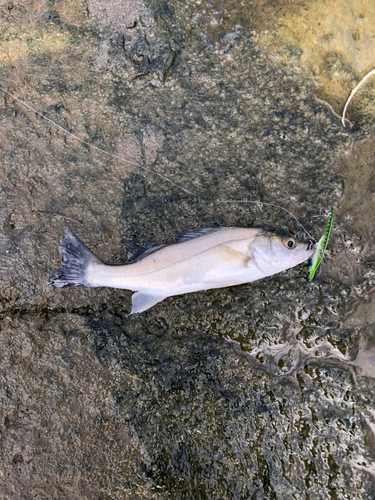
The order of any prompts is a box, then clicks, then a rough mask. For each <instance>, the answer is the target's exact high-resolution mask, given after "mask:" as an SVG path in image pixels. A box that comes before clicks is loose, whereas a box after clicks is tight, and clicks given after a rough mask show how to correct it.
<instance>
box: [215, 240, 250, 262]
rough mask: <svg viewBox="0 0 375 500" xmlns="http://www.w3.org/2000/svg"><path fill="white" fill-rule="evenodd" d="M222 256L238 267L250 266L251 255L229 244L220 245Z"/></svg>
mask: <svg viewBox="0 0 375 500" xmlns="http://www.w3.org/2000/svg"><path fill="white" fill-rule="evenodd" d="M220 257H221V258H222V259H223V260H225V262H227V263H228V264H231V265H233V266H237V267H248V264H249V262H250V260H251V257H249V256H248V255H245V254H244V253H242V252H240V251H239V250H235V249H234V248H231V247H230V246H228V245H221V246H220Z"/></svg>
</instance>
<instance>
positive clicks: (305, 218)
mask: <svg viewBox="0 0 375 500" xmlns="http://www.w3.org/2000/svg"><path fill="white" fill-rule="evenodd" d="M267 5H268V4H267ZM39 7H40V11H41V12H42V15H39V14H38V16H37V17H36V16H35V9H34V7H32V6H29V7H28V6H25V7H24V8H23V9H22V12H21V9H20V7H19V6H17V5H16V4H15V7H14V8H12V9H10V10H9V9H6V8H5V7H4V6H3V8H2V10H1V15H2V16H3V17H2V19H3V21H4V22H5V21H6V22H7V23H8V24H7V25H6V26H7V29H6V30H5V31H4V33H3V34H2V36H1V38H0V47H1V48H0V50H1V51H2V54H1V57H0V59H1V64H2V66H1V67H0V75H1V81H2V84H1V85H2V86H4V87H5V88H8V89H9V90H10V91H12V92H13V93H15V95H17V96H18V97H19V98H20V99H22V100H24V101H27V102H28V103H29V104H30V105H31V106H32V107H33V108H35V109H37V110H39V111H40V112H42V113H43V114H44V115H46V116H47V117H48V118H49V119H50V120H52V121H53V122H56V123H58V124H60V125H61V126H62V127H63V128H65V129H67V130H69V131H70V132H72V133H73V134H74V135H75V136H76V137H78V138H79V139H82V141H84V142H83V143H82V142H79V141H77V139H76V138H74V137H72V136H69V135H66V134H65V133H63V131H62V130H61V129H56V127H54V126H53V124H52V123H51V122H47V121H46V120H44V119H42V118H41V117H40V116H39V115H37V114H35V112H33V111H32V110H30V109H25V108H24V107H22V106H20V105H19V103H17V102H15V101H14V100H13V99H12V98H10V97H9V96H7V95H5V96H3V97H2V99H1V101H0V137H1V153H0V159H1V163H0V168H1V178H2V184H1V186H0V218H1V221H2V223H1V225H0V293H1V300H0V312H1V318H0V342H1V349H0V352H1V357H0V366H1V370H0V373H1V375H0V376H1V381H0V386H1V388H2V393H1V394H2V397H1V403H0V404H1V412H0V415H1V419H0V439H1V449H2V463H1V466H0V492H1V495H2V497H4V498H28V497H30V496H32V495H33V496H40V497H51V498H53V497H56V498H60V497H61V498H62V497H63V498H71V499H77V500H78V499H82V498H121V499H122V498H124V499H127V498H129V499H134V498H140V499H142V498H144V499H152V498H153V499H176V498H178V499H196V498H202V499H204V498H209V499H216V498H217V499H222V498H231V499H232V498H238V499H240V498H273V497H274V498H285V499H288V498H300V497H301V498H302V497H305V496H306V495H309V496H310V497H311V498H321V497H324V498H326V497H327V498H328V497H330V496H334V495H336V496H337V498H343V499H351V500H352V499H355V498H358V499H359V498H372V496H373V479H372V469H371V467H372V465H371V459H372V456H373V453H372V450H371V446H372V444H373V439H372V434H371V433H373V408H374V404H375V401H374V385H373V384H374V379H373V377H372V376H371V362H372V359H373V343H374V342H373V340H374V339H373V333H372V331H373V313H372V311H373V300H372V295H373V287H374V274H375V273H374V266H373V260H374V258H373V257H374V253H373V248H374V231H373V216H372V214H373V208H374V207H373V196H372V193H373V175H372V172H373V167H374V165H373V147H372V141H371V140H368V141H367V142H366V141H365V139H367V138H368V137H369V135H370V133H371V130H370V129H369V128H368V126H369V125H368V124H369V121H366V120H363V121H362V122H360V123H359V124H357V127H356V128H354V129H353V130H352V131H350V130H347V129H343V128H342V125H341V123H340V120H339V119H338V118H337V117H335V115H334V114H333V113H332V112H331V111H330V110H329V108H328V107H327V106H325V105H324V104H322V102H320V103H318V104H317V102H316V100H314V98H313V96H312V91H313V90H314V82H312V81H311V80H309V79H308V78H307V76H306V74H304V73H300V72H299V71H298V70H294V69H293V64H294V62H295V56H296V55H297V56H298V58H299V63H300V61H301V60H303V57H300V55H298V51H297V52H295V51H293V50H291V51H290V50H285V54H284V56H285V58H287V57H290V58H291V59H290V60H289V61H288V62H285V61H282V60H281V59H280V58H279V57H278V56H275V54H272V53H271V54H270V53H269V52H268V51H267V50H265V48H264V47H262V46H261V45H257V43H258V42H257V40H258V37H257V36H256V34H255V32H254V30H253V28H251V29H250V28H248V27H247V26H246V24H245V23H244V24H243V25H241V26H240V25H239V23H238V21H236V23H233V25H231V26H228V27H227V28H228V29H226V30H224V32H223V33H222V34H219V35H218V32H217V33H216V34H217V37H216V39H215V37H213V36H212V27H213V26H217V25H220V23H221V22H222V20H223V23H224V21H225V19H226V18H225V16H221V14H220V13H219V12H218V10H215V8H214V7H213V6H211V5H207V4H203V3H199V2H196V3H191V2H188V3H186V2H182V1H177V0H175V1H174V2H173V4H172V3H168V2H152V3H150V5H146V4H144V3H143V2H140V1H134V2H128V1H126V2H125V1H124V2H121V3H119V4H114V3H113V2H111V3H110V4H109V3H108V4H107V3H103V2H89V3H88V4H81V2H79V1H78V0H77V1H73V2H69V3H68V2H64V1H63V2H59V4H56V5H54V8H55V10H54V11H53V12H52V10H51V8H50V7H51V6H50V4H44V3H41V4H40V5H39ZM216 8H217V9H218V7H217V6H216ZM215 23H217V25H215ZM224 24H225V23H224ZM210 30H211V31H210ZM359 41H360V40H359ZM359 41H358V43H359ZM353 42H354V40H353ZM356 43H357V42H356ZM284 46H286V45H285V44H284ZM173 54H175V56H176V57H175V59H174V60H173V65H171V59H170V58H171V57H172V59H173V57H174V56H173ZM288 54H289V55H288ZM142 55H143V58H142ZM293 61H294V62H293ZM299 63H298V64H299ZM168 68H169V69H168ZM115 70H116V72H117V71H118V72H119V74H118V76H117V77H114V76H113V73H114V72H115ZM147 71H148V73H147V75H145V76H144V77H143V78H137V75H138V76H139V75H144V74H145V73H146V72H147ZM87 143H90V144H93V145H94V146H95V147H96V148H97V149H92V148H90V147H89V146H88V144H87ZM354 143H357V144H358V146H357V147H354V148H353V147H351V146H352V145H353V144H354ZM104 151H107V152H109V153H110V154H109V155H108V154H106V153H105V152H104ZM348 151H349V152H350V154H348ZM341 156H342V157H343V158H341V159H340V160H338V159H339V158H340V157H341ZM120 158H122V159H120ZM127 160H128V161H127ZM142 167H145V168H147V170H145V168H142ZM158 174H160V175H158ZM169 181H171V182H169ZM246 199H250V200H258V201H265V202H269V203H272V204H275V205H280V206H282V207H284V208H286V209H288V210H290V211H291V212H293V213H294V214H295V215H296V216H297V217H298V219H299V220H300V221H301V223H302V224H303V226H304V227H306V229H307V230H308V231H309V232H310V233H311V234H313V235H314V236H315V238H319V237H320V235H321V234H323V232H324V231H325V226H326V220H327V214H328V213H329V211H330V209H331V207H333V208H334V209H335V212H336V218H335V220H334V228H333V235H332V240H331V242H330V246H329V252H328V253H327V255H326V257H325V259H324V261H323V264H322V266H321V268H320V270H319V273H318V275H317V276H316V278H315V279H314V280H313V281H311V282H309V281H308V279H307V274H308V268H307V266H300V267H297V268H294V269H290V270H288V271H286V272H285V273H282V274H280V275H276V276H273V277H270V278H268V279H265V280H262V281H259V282H255V283H252V284H247V285H243V286H240V287H232V288H226V289H218V290H210V291H207V292H201V293H195V294H189V295H184V296H179V297H170V298H168V299H166V300H165V301H163V302H161V303H160V304H158V305H156V306H155V307H154V308H152V309H150V310H149V311H147V312H146V313H144V314H141V315H134V316H129V314H128V313H129V310H130V296H131V293H130V292H128V291H126V290H113V289H74V290H73V289H72V290H54V289H53V290H51V289H48V288H47V287H46V279H47V276H48V275H49V273H50V272H51V271H53V270H54V269H55V268H56V267H57V266H58V264H59V255H58V242H59V240H60V238H61V235H62V233H63V231H64V230H65V229H70V230H73V231H75V232H77V234H78V235H79V236H80V238H82V240H83V241H84V242H85V243H87V245H88V246H89V248H90V249H92V251H93V252H94V253H95V255H97V256H98V257H99V258H101V259H102V260H103V261H105V262H108V263H112V264H119V263H123V262H125V261H126V260H127V258H128V256H129V255H130V254H132V253H133V251H134V250H135V247H138V246H141V245H147V244H161V243H170V242H172V241H174V240H175V238H176V236H177V235H178V234H180V233H182V232H184V231H186V230H188V229H192V228H198V227H205V226H211V227H212V226H220V225H225V226H231V225H233V226H254V227H259V226H261V227H266V228H270V229H274V228H279V229H281V230H290V231H292V232H293V233H294V234H295V235H296V236H297V237H299V238H306V235H305V234H304V230H303V229H302V228H301V226H299V224H298V223H297V222H296V221H295V219H293V218H292V217H291V216H290V214H288V213H287V212H285V211H283V210H281V209H279V208H277V207H273V206H269V205H261V204H255V205H246V204H240V203H239V204H236V203H228V200H232V201H233V200H246ZM40 210H43V211H44V212H40ZM46 211H47V212H48V213H46ZM55 212H57V213H62V214H65V215H68V216H71V217H73V218H76V219H80V220H83V224H78V223H75V222H73V221H71V220H68V219H64V218H62V217H56V216H54V215H52V214H53V213H55Z"/></svg>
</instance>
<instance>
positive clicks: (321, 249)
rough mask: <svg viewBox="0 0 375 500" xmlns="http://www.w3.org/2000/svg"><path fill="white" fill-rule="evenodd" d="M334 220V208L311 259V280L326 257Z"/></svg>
mask: <svg viewBox="0 0 375 500" xmlns="http://www.w3.org/2000/svg"><path fill="white" fill-rule="evenodd" d="M332 222H333V210H332V212H331V214H330V216H329V219H328V224H327V230H326V233H325V234H324V235H323V236H322V237H321V238H320V240H319V241H318V243H317V246H316V251H315V254H314V257H313V258H312V260H311V264H310V267H311V269H310V276H309V279H310V280H312V279H313V277H314V276H315V273H316V271H317V270H318V267H319V266H320V264H321V262H322V260H323V257H324V254H325V251H326V248H327V245H328V240H329V237H330V235H331V230H332Z"/></svg>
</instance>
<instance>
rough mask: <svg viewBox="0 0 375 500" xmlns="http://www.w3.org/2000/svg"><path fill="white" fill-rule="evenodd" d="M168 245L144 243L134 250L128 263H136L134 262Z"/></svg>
mask: <svg viewBox="0 0 375 500" xmlns="http://www.w3.org/2000/svg"><path fill="white" fill-rule="evenodd" d="M165 246H166V245H157V246H154V245H142V246H140V247H138V248H136V249H135V250H134V252H133V253H132V254H131V255H130V257H129V259H128V264H134V262H138V261H139V260H141V259H143V257H146V255H150V253H154V252H156V251H157V250H160V249H161V248H163V247H165Z"/></svg>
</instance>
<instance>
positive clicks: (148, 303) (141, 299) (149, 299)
mask: <svg viewBox="0 0 375 500" xmlns="http://www.w3.org/2000/svg"><path fill="white" fill-rule="evenodd" d="M164 299H165V297H155V296H154V295H147V294H146V293H142V292H135V293H133V295H132V310H131V313H130V314H134V313H141V312H143V311H147V309H150V308H151V307H152V306H154V305H155V304H157V303H158V302H161V301H162V300H164Z"/></svg>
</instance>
